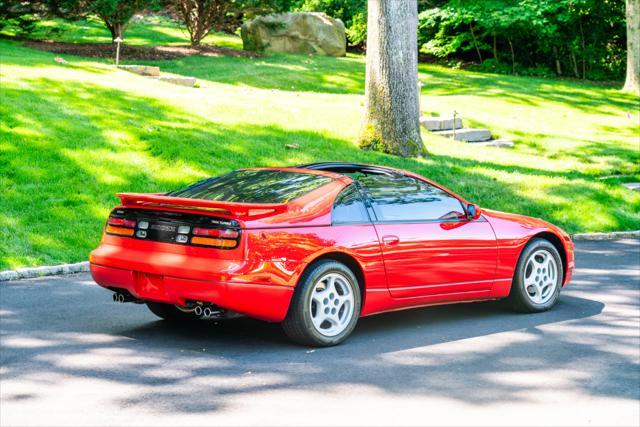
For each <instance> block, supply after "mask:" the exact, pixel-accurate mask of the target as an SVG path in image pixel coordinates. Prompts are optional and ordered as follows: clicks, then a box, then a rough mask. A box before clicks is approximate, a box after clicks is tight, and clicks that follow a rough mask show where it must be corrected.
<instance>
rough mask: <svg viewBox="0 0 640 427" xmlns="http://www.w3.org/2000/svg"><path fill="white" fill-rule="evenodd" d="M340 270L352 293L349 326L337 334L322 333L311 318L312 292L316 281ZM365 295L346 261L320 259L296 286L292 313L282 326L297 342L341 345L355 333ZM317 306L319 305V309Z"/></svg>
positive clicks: (290, 310) (324, 345) (292, 301)
mask: <svg viewBox="0 0 640 427" xmlns="http://www.w3.org/2000/svg"><path fill="white" fill-rule="evenodd" d="M330 273H337V274H339V275H341V276H342V277H343V278H344V279H346V280H345V284H346V285H348V286H349V287H350V290H351V291H352V292H353V311H352V315H351V318H350V319H349V320H348V323H347V326H346V328H345V329H344V330H343V331H342V332H340V333H339V334H337V335H334V336H326V335H323V334H322V333H321V332H319V331H318V330H317V329H316V327H315V326H314V324H313V321H312V302H311V300H312V294H313V292H314V286H315V284H316V283H317V282H318V281H319V280H321V279H322V278H323V277H324V276H326V275H327V274H330ZM361 301H362V297H361V294H360V286H358V279H357V278H356V276H355V275H354V274H353V272H352V271H351V270H350V269H349V268H348V267H347V266H346V265H344V264H342V263H341V262H338V261H333V260H320V261H317V262H315V263H313V264H311V265H310V266H309V267H308V268H307V270H306V271H305V272H304V273H303V275H302V277H301V278H300V281H299V282H298V285H297V286H296V289H295V292H294V294H293V298H292V300H291V305H290V306H289V312H288V313H287V317H286V318H285V320H284V321H283V322H282V328H283V329H284V331H285V333H286V334H287V336H288V337H289V338H290V339H291V340H292V341H294V342H296V343H298V344H302V345H307V346H312V347H329V346H333V345H337V344H340V343H341V342H343V341H344V340H345V339H347V337H348V336H349V335H350V334H351V332H353V329H354V328H355V327H356V323H358V318H359V317H360V306H361ZM317 309H318V308H317V307H316V310H317Z"/></svg>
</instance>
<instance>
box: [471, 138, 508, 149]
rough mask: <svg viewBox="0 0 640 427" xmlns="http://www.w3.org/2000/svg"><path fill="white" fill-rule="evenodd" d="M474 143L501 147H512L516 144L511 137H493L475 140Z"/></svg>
mask: <svg viewBox="0 0 640 427" xmlns="http://www.w3.org/2000/svg"><path fill="white" fill-rule="evenodd" d="M472 144H474V145H480V146H482V147H500V148H512V147H513V146H514V145H515V144H514V143H513V141H511V140H509V139H492V140H491V141H484V142H473V143H472Z"/></svg>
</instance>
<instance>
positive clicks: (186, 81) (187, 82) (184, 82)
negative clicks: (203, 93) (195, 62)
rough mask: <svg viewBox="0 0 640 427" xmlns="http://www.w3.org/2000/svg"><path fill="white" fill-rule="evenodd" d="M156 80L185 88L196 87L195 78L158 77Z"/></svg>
mask: <svg viewBox="0 0 640 427" xmlns="http://www.w3.org/2000/svg"><path fill="white" fill-rule="evenodd" d="M158 80H160V81H162V82H167V83H172V84H174V85H180V86H187V87H194V86H195V85H196V78H195V77H176V76H160V77H159V78H158Z"/></svg>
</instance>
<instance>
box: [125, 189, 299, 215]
mask: <svg viewBox="0 0 640 427" xmlns="http://www.w3.org/2000/svg"><path fill="white" fill-rule="evenodd" d="M117 196H118V197H119V198H120V200H121V201H122V205H123V206H125V207H165V208H175V209H188V210H203V211H214V212H221V211H222V212H221V213H227V214H228V215H232V216H240V217H255V216H264V215H272V214H276V213H280V212H283V211H285V210H286V209H287V204H286V203H237V202H220V201H216V200H203V199H187V198H184V197H171V196H164V195H162V194H153V193H118V194H117Z"/></svg>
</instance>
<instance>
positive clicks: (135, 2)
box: [86, 0, 149, 40]
mask: <svg viewBox="0 0 640 427" xmlns="http://www.w3.org/2000/svg"><path fill="white" fill-rule="evenodd" d="M148 3H149V1H146V0H88V1H87V5H86V10H87V11H89V12H94V13H95V14H97V15H98V16H99V17H100V19H102V21H103V22H104V24H105V25H106V27H107V29H108V30H109V31H110V32H111V40H115V39H116V38H118V37H120V38H122V36H123V34H124V30H125V29H126V28H127V24H129V20H130V19H131V17H132V16H133V15H134V14H135V13H136V12H138V11H140V10H142V9H143V8H144V7H145V6H146V5H147V4H148Z"/></svg>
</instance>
